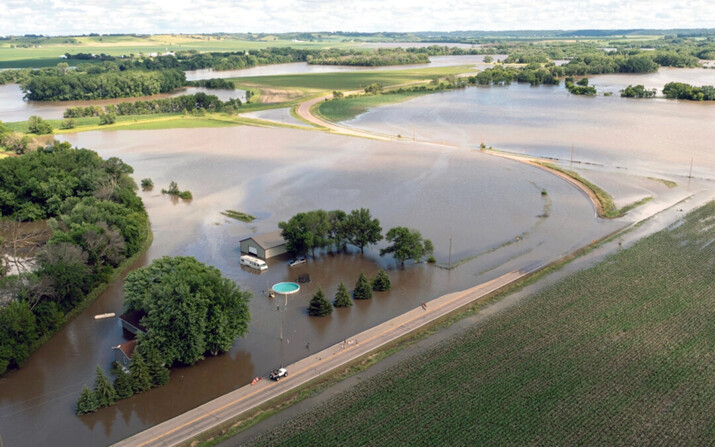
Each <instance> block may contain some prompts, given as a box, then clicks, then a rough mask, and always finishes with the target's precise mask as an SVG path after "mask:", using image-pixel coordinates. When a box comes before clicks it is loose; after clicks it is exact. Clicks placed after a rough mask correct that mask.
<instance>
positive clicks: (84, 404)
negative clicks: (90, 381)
mask: <svg viewBox="0 0 715 447" xmlns="http://www.w3.org/2000/svg"><path fill="white" fill-rule="evenodd" d="M98 409H99V401H97V394H95V393H94V392H92V390H90V389H89V388H87V387H86V386H85V387H84V388H83V389H82V394H80V396H79V400H78V401H77V406H76V407H75V413H77V414H78V415H82V414H87V413H94V412H95V411H97V410H98Z"/></svg>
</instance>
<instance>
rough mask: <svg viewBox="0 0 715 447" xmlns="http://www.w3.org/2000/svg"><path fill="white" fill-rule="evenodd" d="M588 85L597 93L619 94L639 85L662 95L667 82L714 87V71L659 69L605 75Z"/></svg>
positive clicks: (596, 77)
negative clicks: (631, 86)
mask: <svg viewBox="0 0 715 447" xmlns="http://www.w3.org/2000/svg"><path fill="white" fill-rule="evenodd" d="M589 81H590V82H589V84H591V85H593V86H595V87H596V89H597V90H598V91H599V92H613V93H614V94H619V92H620V91H621V90H622V89H624V88H626V87H628V86H629V85H638V84H641V85H643V86H644V87H645V88H647V89H649V90H650V89H656V90H658V94H662V92H663V87H664V86H665V84H667V83H669V82H684V83H686V84H690V85H697V86H701V85H715V70H713V69H709V68H670V67H661V68H660V70H658V71H657V72H655V73H643V74H621V73H614V74H605V75H596V76H593V77H589Z"/></svg>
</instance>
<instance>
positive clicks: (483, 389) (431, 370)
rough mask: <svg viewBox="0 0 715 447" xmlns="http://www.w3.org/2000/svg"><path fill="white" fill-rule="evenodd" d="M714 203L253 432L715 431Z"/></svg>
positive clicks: (613, 438) (462, 439)
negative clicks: (423, 350) (326, 398)
mask: <svg viewBox="0 0 715 447" xmlns="http://www.w3.org/2000/svg"><path fill="white" fill-rule="evenodd" d="M714 415H715V202H713V203H710V204H709V205H707V206H705V207H703V208H701V209H699V210H697V211H696V212H694V213H691V214H690V215H689V216H687V217H686V218H685V221H684V222H683V223H682V224H681V225H680V226H677V227H676V228H673V229H671V230H664V231H662V232H660V233H657V234H655V235H653V236H651V237H649V238H646V239H644V240H642V241H640V242H639V243H638V244H636V245H635V246H633V247H632V248H630V249H627V250H624V251H622V252H620V253H617V254H615V255H614V256H612V257H611V258H609V259H608V260H606V261H604V262H603V263H601V264H599V265H597V266H595V267H593V268H591V269H589V270H586V271H582V272H579V273H577V274H575V275H573V276H571V277H569V278H567V279H565V280H564V281H562V282H560V283H559V284H556V285H555V286H553V287H550V288H548V289H546V290H543V291H542V292H539V293H537V294H536V295H534V296H533V297H531V298H530V299H528V300H526V301H524V302H523V303H522V304H521V305H519V306H517V307H515V308H512V309H511V310H509V311H507V312H505V313H503V314H501V315H499V316H496V317H494V318H492V319H490V320H488V321H487V322H486V323H484V324H481V325H479V326H478V327H475V328H473V329H472V330H470V331H467V333H464V334H462V335H460V336H458V337H455V338H451V339H449V340H447V341H445V342H444V343H442V344H441V345H440V346H439V347H437V348H435V349H432V350H430V351H429V352H426V353H424V354H421V355H418V356H415V357H412V358H410V359H409V360H407V361H405V362H404V363H401V364H400V365H398V366H396V367H393V368H391V369H390V370H388V371H386V372H384V373H382V374H380V375H378V376H376V377H373V378H371V379H369V380H366V381H364V382H362V383H361V384H360V385H358V386H356V387H354V388H352V389H351V390H349V391H347V392H344V393H342V394H340V395H338V396H336V397H335V398H332V399H330V400H329V401H327V402H326V403H325V404H322V405H320V406H318V407H317V408H315V409H313V410H310V411H308V412H306V413H303V414H302V415H300V416H298V417H296V418H295V419H293V420H292V421H290V422H289V423H285V424H283V425H281V426H280V427H279V428H277V429H276V430H274V431H272V432H271V433H268V434H264V435H262V436H261V437H259V438H257V439H254V440H253V441H252V445H256V446H268V445H271V446H272V445H285V446H316V445H335V446H338V445H339V446H352V445H355V446H368V445H424V446H434V445H449V446H467V445H500V446H501V445H513V446H529V445H550V446H551V445H554V446H559V445H562V446H573V445H589V446H606V445H607V446H632V445H653V446H674V445H713V444H715V417H714Z"/></svg>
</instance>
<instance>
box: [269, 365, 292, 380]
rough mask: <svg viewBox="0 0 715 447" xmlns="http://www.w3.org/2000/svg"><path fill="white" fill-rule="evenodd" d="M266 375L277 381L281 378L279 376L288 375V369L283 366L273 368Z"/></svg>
mask: <svg viewBox="0 0 715 447" xmlns="http://www.w3.org/2000/svg"><path fill="white" fill-rule="evenodd" d="M268 377H270V378H271V379H273V380H275V381H276V382H277V381H279V380H281V377H288V370H287V369H285V368H278V369H274V370H273V371H271V374H270V375H269V376H268Z"/></svg>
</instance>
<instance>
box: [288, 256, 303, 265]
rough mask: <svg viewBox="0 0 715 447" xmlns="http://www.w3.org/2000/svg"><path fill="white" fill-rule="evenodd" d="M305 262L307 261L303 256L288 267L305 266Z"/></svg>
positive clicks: (291, 262) (292, 261)
mask: <svg viewBox="0 0 715 447" xmlns="http://www.w3.org/2000/svg"><path fill="white" fill-rule="evenodd" d="M305 262H306V259H305V258H304V257H303V256H301V257H299V258H295V259H292V260H291V261H290V262H289V263H288V267H295V266H296V265H300V264H304V263H305Z"/></svg>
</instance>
